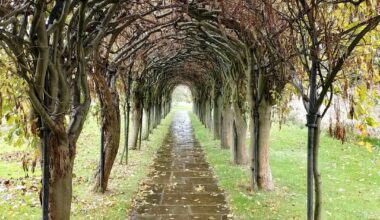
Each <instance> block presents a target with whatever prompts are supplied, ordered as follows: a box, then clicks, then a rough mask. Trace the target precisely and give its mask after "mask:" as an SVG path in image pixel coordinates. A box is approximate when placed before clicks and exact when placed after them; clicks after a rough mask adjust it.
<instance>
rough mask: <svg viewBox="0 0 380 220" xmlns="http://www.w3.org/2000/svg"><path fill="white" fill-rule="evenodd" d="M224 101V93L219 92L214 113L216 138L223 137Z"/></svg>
mask: <svg viewBox="0 0 380 220" xmlns="http://www.w3.org/2000/svg"><path fill="white" fill-rule="evenodd" d="M222 102H223V98H222V95H221V94H220V93H217V94H216V97H215V99H214V115H213V118H214V119H213V122H214V126H213V127H214V138H215V139H220V137H221V119H222Z"/></svg>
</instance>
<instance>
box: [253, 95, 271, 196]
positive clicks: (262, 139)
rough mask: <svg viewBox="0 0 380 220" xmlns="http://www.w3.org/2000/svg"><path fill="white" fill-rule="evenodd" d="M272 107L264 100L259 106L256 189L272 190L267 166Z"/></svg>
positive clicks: (269, 170)
mask: <svg viewBox="0 0 380 220" xmlns="http://www.w3.org/2000/svg"><path fill="white" fill-rule="evenodd" d="M271 113H272V105H271V104H270V103H268V102H267V101H266V100H265V99H263V100H262V101H261V102H260V105H259V147H258V159H259V161H258V162H259V167H258V181H257V183H258V187H259V188H260V189H263V190H268V191H271V190H274V183H273V178H272V172H271V169H270V165H269V137H270V128H271Z"/></svg>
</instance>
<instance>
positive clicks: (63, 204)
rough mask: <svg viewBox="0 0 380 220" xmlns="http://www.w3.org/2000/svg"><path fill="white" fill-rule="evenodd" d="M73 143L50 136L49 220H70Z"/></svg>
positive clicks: (66, 138)
mask: <svg viewBox="0 0 380 220" xmlns="http://www.w3.org/2000/svg"><path fill="white" fill-rule="evenodd" d="M74 142H75V141H73V140H72V141H69V137H68V136H61V135H56V134H54V133H51V134H50V137H49V146H48V147H49V148H50V181H49V219H63V220H68V219H70V208H71V198H72V176H73V165H74V157H75V144H74Z"/></svg>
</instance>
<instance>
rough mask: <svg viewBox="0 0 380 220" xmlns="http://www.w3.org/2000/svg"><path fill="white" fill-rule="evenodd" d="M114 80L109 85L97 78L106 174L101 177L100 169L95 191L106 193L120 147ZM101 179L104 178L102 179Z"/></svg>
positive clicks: (97, 174)
mask: <svg viewBox="0 0 380 220" xmlns="http://www.w3.org/2000/svg"><path fill="white" fill-rule="evenodd" d="M113 80H114V79H109V80H108V81H109V82H108V83H107V82H106V81H105V80H104V78H102V77H97V78H96V85H97V93H98V96H99V100H100V107H101V126H102V130H103V146H104V152H103V154H104V173H103V175H100V172H101V169H98V171H97V172H96V175H95V181H96V182H95V186H94V191H97V192H104V191H105V190H106V189H107V185H108V180H109V176H110V174H111V170H112V167H113V164H114V162H115V159H116V155H117V152H118V150H119V145H120V132H121V128H120V109H119V95H118V93H117V91H116V88H115V85H114V84H113V83H111V81H113ZM107 84H108V85H107ZM100 177H102V179H101V178H100Z"/></svg>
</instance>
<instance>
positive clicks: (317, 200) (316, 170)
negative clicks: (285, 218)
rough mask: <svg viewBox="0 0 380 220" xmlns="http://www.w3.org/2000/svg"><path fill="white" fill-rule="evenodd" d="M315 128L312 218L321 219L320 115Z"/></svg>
mask: <svg viewBox="0 0 380 220" xmlns="http://www.w3.org/2000/svg"><path fill="white" fill-rule="evenodd" d="M316 125H317V126H316V128H315V131H314V149H313V151H314V186H315V210H314V220H320V219H322V180H321V173H320V170H319V163H318V162H319V158H318V156H319V141H320V134H321V117H318V118H317V123H316Z"/></svg>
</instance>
